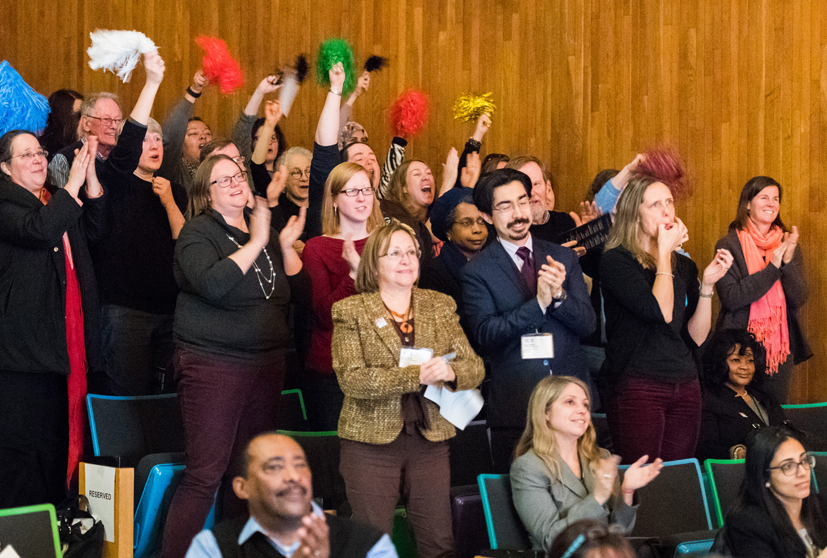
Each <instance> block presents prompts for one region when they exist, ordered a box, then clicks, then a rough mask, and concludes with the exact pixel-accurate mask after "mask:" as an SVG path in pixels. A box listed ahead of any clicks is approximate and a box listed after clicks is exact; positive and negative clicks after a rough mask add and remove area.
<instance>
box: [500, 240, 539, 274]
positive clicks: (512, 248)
mask: <svg viewBox="0 0 827 558" xmlns="http://www.w3.org/2000/svg"><path fill="white" fill-rule="evenodd" d="M497 240H499V241H500V244H502V245H503V248H505V252H506V254H508V256H509V257H510V258H511V261H513V262H514V264H515V265H516V266H517V269H519V270H520V271H522V270H523V259H522V258H521V257H520V256H518V255H517V250H519V249H520V248H521V247H520V246H518V245H517V244H514V243H513V242H509V241H507V240H503V239H502V238H500V237H499V236H498V237H497ZM523 246H525V247H526V248H528V251H529V252H531V255H532V257H533V256H534V241H533V240H532V239H531V233H529V234H528V237H526V241H525V244H523Z"/></svg>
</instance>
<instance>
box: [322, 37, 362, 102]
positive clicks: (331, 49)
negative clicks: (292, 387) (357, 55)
mask: <svg viewBox="0 0 827 558" xmlns="http://www.w3.org/2000/svg"><path fill="white" fill-rule="evenodd" d="M338 62H341V63H342V66H343V67H344V69H345V83H344V86H343V87H342V96H343V97H348V96H349V95H350V94H351V93H353V92H354V91H355V90H356V60H355V59H354V57H353V49H352V48H350V45H349V44H348V43H347V41H345V40H344V39H328V40H326V41H325V42H323V43H322V44H321V45H320V46H319V55H318V56H317V57H316V78H317V79H318V80H319V83H320V84H321V85H323V86H325V87H330V76H329V75H328V72H329V71H330V68H332V67H333V66H334V65H335V64H336V63H338Z"/></svg>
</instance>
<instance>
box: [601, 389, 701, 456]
mask: <svg viewBox="0 0 827 558" xmlns="http://www.w3.org/2000/svg"><path fill="white" fill-rule="evenodd" d="M608 403H609V404H608V406H607V408H606V415H607V419H608V421H609V430H610V431H611V433H612V441H613V442H614V449H615V452H616V453H618V454H619V455H620V456H621V457H622V458H623V463H634V462H635V461H636V460H637V459H638V458H640V457H641V456H643V455H648V456H649V461H652V460H654V459H655V458H657V457H660V458H661V459H663V460H664V461H674V460H676V459H688V458H690V457H694V456H695V447H696V446H697V445H698V434H699V433H700V430H701V386H700V384H699V383H698V380H697V378H696V379H693V380H690V381H687V382H682V383H678V384H673V383H669V382H660V381H657V380H650V379H645V378H628V379H626V380H621V381H620V383H619V384H618V386H617V387H616V389H615V392H614V394H613V395H612V397H611V398H610V400H609V402H608Z"/></svg>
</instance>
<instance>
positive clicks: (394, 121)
mask: <svg viewBox="0 0 827 558" xmlns="http://www.w3.org/2000/svg"><path fill="white" fill-rule="evenodd" d="M427 119H428V96H427V95H425V94H424V93H422V92H421V91H417V90H416V89H408V90H407V91H405V92H404V93H402V95H400V96H399V98H398V99H397V100H396V102H395V103H394V104H393V107H391V128H392V129H393V134H394V135H395V136H398V137H401V138H408V137H411V136H415V135H416V134H418V133H419V131H420V130H422V127H423V126H425V121H426V120H427Z"/></svg>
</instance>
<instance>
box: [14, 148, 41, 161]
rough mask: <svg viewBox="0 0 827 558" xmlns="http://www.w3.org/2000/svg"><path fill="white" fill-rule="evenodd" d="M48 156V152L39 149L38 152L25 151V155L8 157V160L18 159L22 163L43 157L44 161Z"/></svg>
mask: <svg viewBox="0 0 827 558" xmlns="http://www.w3.org/2000/svg"><path fill="white" fill-rule="evenodd" d="M48 156H49V152H48V151H46V150H45V149H41V150H40V151H27V152H26V153H21V154H20V155H13V156H11V157H9V160H11V159H16V158H18V157H20V158H21V159H23V162H24V163H29V162H31V161H32V160H33V159H34V158H35V157H43V158H44V159H45V158H46V157H48Z"/></svg>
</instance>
